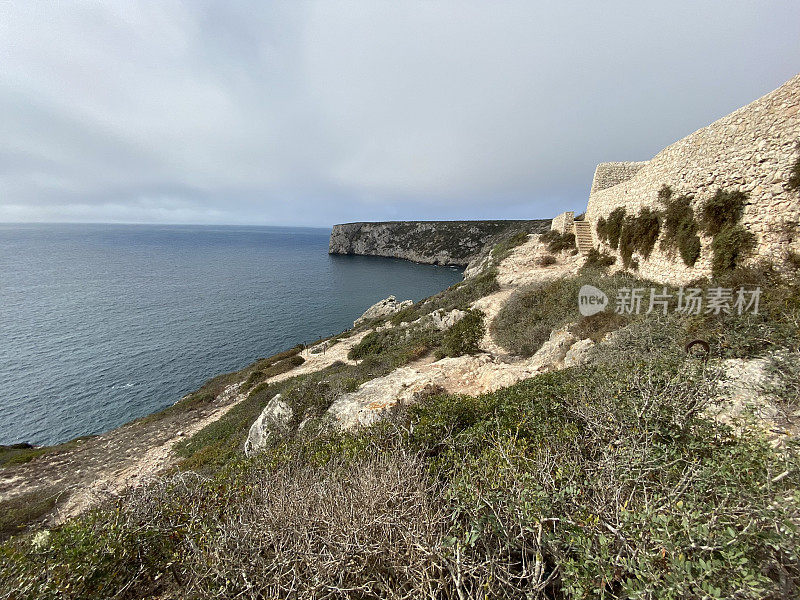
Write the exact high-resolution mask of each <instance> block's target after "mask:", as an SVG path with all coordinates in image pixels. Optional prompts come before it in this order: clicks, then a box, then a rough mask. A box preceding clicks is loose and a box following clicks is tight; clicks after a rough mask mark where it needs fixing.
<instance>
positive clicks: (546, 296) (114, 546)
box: [0, 201, 800, 600]
mask: <svg viewBox="0 0 800 600" xmlns="http://www.w3.org/2000/svg"><path fill="white" fill-rule="evenodd" d="M681 202H683V201H681ZM723 208H724V207H723ZM679 212H680V211H676V213H679ZM712 212H713V214H721V213H724V212H725V211H724V210H722V209H720V210H716V209H715V210H714V211H712ZM728 214H729V215H730V214H732V213H728ZM684 216H685V215H684ZM709 218H710V217H709ZM705 219H706V217H705V216H703V220H705ZM725 219H726V223H727V224H728V225H730V218H729V217H725ZM656 221H659V227H663V228H664V229H665V230H666V231H669V230H670V227H672V225H669V224H667V223H668V221H669V220H668V219H667V218H666V217H663V216H659V215H654V214H652V213H650V214H644V215H642V214H641V213H640V214H639V215H637V217H635V218H634V220H629V218H628V217H627V216H626V215H624V214H622V225H621V230H620V233H619V237H618V239H617V242H618V245H625V244H629V243H632V242H630V241H625V240H626V237H625V235H626V234H625V228H626V223H627V227H629V228H631V229H632V230H634V231H639V232H644V235H645V236H646V237H647V240H648V241H647V245H651V249H652V245H654V244H655V243H656V240H657V238H658V236H657V235H656V236H654V235H652V229H653V223H654V222H656ZM678 222H679V223H680V222H681V221H680V220H679V221H678ZM648 223H649V226H645V225H647V224H648ZM703 227H706V225H703ZM678 229H680V228H678ZM689 229H691V228H689ZM727 229H729V227H727V226H725V225H723V226H722V227H720V228H719V231H718V233H717V236H719V235H721V234H722V233H723V232H724V231H726V230H727ZM553 239H555V237H553ZM559 239H560V237H559ZM643 244H644V243H643V242H635V244H634V245H636V247H637V248H640V250H641V248H642V247H643ZM504 252H505V251H503V253H504ZM548 256H552V255H549V254H548ZM612 262H613V261H612V259H611V258H610V257H608V256H607V255H603V254H602V253H600V252H597V253H596V255H595V256H590V257H587V260H586V262H585V264H584V267H583V268H582V270H581V271H580V272H579V273H578V274H577V275H565V276H563V277H561V278H558V279H555V280H552V281H547V282H540V283H537V284H535V285H532V286H529V287H522V288H519V289H517V290H516V291H515V292H514V293H513V294H512V295H511V296H510V298H509V299H508V301H507V302H506V303H505V304H504V305H503V306H502V308H500V310H499V312H498V313H497V315H496V316H495V317H494V318H493V319H492V321H491V324H488V323H487V321H486V316H485V314H484V313H482V312H481V311H478V310H475V309H470V305H471V304H472V303H473V302H475V300H478V299H480V298H483V297H485V296H487V295H489V294H492V293H493V292H495V291H497V290H498V289H499V286H498V282H497V270H496V268H495V267H492V266H489V267H488V268H487V269H485V270H484V271H483V272H481V273H479V274H478V275H475V276H473V277H470V278H468V279H466V280H465V281H463V282H461V283H459V284H457V285H455V286H453V287H451V288H449V289H448V290H445V291H443V292H441V293H440V294H437V295H435V296H432V297H431V298H428V299H426V300H423V301H421V302H418V303H416V304H414V305H412V306H410V307H407V308H405V309H403V310H401V311H399V312H398V313H396V314H394V315H391V316H386V317H380V318H378V319H374V320H372V321H370V322H369V323H368V324H366V325H360V326H359V327H358V328H355V329H354V330H352V331H350V332H347V333H346V334H341V335H340V336H336V337H335V338H332V339H331V340H328V342H330V343H332V342H334V341H335V340H340V339H344V338H345V337H347V336H353V335H356V334H359V335H361V336H362V337H360V338H358V339H359V341H358V342H357V343H354V342H355V340H354V341H353V343H352V345H351V346H350V350H349V353H348V358H349V359H351V360H352V361H354V362H353V363H349V364H346V363H344V362H334V363H333V364H330V365H329V366H327V367H325V368H322V369H321V370H318V371H313V372H302V371H300V373H301V374H292V373H291V370H292V369H294V368H296V367H297V366H299V365H301V364H303V362H304V359H303V358H302V356H301V350H302V348H301V347H299V346H298V347H296V348H293V349H292V350H289V351H287V352H285V353H280V354H278V355H275V356H273V357H271V358H269V359H260V360H259V361H256V362H255V363H254V364H253V365H251V366H250V367H248V368H247V369H244V370H243V371H240V372H237V373H231V374H227V375H224V376H220V377H217V378H214V379H212V380H211V381H209V382H208V383H206V384H205V385H204V386H203V387H202V388H201V389H200V390H198V391H197V392H195V393H194V394H191V395H189V396H187V397H186V398H184V399H183V400H182V401H181V402H179V403H177V404H176V405H175V407H171V408H170V409H167V411H171V412H168V413H167V414H173V415H174V414H175V411H180V410H186V409H187V407H191V406H198V405H205V404H206V403H210V402H213V401H214V398H215V397H217V396H218V395H219V394H220V393H222V392H223V390H225V389H227V388H228V386H231V385H232V384H238V385H239V387H238V393H241V394H243V398H242V399H241V400H240V401H239V402H237V403H235V404H234V405H233V406H232V407H231V408H230V410H228V411H227V412H226V413H225V414H224V415H222V416H221V417H220V418H218V419H216V420H214V421H212V422H210V423H209V424H208V425H206V426H205V427H204V428H202V429H201V430H199V431H198V432H197V433H195V434H194V435H191V436H188V437H186V438H185V439H183V440H182V441H180V442H179V443H177V444H176V445H175V447H174V450H175V453H176V454H177V457H178V462H177V464H176V465H175V467H174V468H173V469H172V470H171V471H170V472H169V473H167V474H166V475H164V476H162V477H160V478H158V479H156V480H154V481H153V482H151V483H149V484H147V485H143V486H139V487H137V488H135V489H132V490H129V491H127V492H126V493H125V494H123V495H121V496H120V497H118V498H115V499H112V500H108V501H106V502H105V503H104V504H102V505H100V506H98V507H97V508H95V509H94V510H92V511H90V512H87V513H85V514H83V515H82V516H80V517H77V518H74V519H70V520H68V521H67V522H66V523H65V524H63V525H62V526H59V527H55V528H53V529H51V530H46V531H41V532H37V531H36V530H35V529H34V530H33V531H31V532H30V533H28V534H25V535H17V536H14V537H13V538H12V539H10V540H9V541H7V542H5V543H4V544H3V545H0V589H2V590H13V595H8V597H9V598H15V599H16V598H21V599H28V598H30V599H33V598H36V599H39V598H43V599H47V598H68V599H70V598H74V599H78V598H92V597H116V598H142V597H159V598H164V599H169V598H176V599H177V598H185V597H198V598H199V597H219V598H265V597H267V598H270V597H298V598H322V597H329V598H354V597H358V598H398V599H406V598H408V599H411V598H436V599H442V600H449V599H453V600H455V599H459V600H460V599H462V598H515V597H520V598H523V597H524V598H534V599H536V598H539V599H565V600H566V599H578V598H689V599H698V600H699V599H701V598H702V599H707V598H742V599H757V598H758V599H760V598H773V597H774V598H780V597H793V596H795V595H797V593H798V591H800V555H798V552H797V548H798V547H800V543H799V542H800V492H798V483H800V446H799V445H798V444H797V442H796V440H793V439H792V438H788V439H787V441H785V442H783V443H782V444H781V445H776V444H774V443H773V440H771V439H770V438H769V437H768V432H767V431H765V430H764V428H763V427H761V426H760V425H759V423H758V422H757V421H756V419H755V417H754V416H752V415H749V414H747V413H745V414H743V415H741V416H739V417H737V418H736V419H735V420H733V421H730V422H726V423H722V422H720V421H718V420H716V419H715V418H714V417H713V416H712V412H711V410H710V409H711V408H712V407H713V406H714V402H715V401H716V399H717V396H718V390H719V385H720V381H721V378H722V370H721V368H720V366H719V365H720V364H721V362H720V361H721V360H725V359H738V360H753V359H756V358H758V359H762V360H766V361H768V362H769V369H770V373H771V375H770V378H769V384H768V387H766V388H765V389H764V393H765V394H768V395H770V397H774V398H779V399H780V402H778V401H777V400H776V402H777V404H778V405H779V406H780V407H781V410H782V411H783V412H784V413H785V415H787V416H788V415H792V414H794V412H796V411H797V409H798V404H797V395H798V391H799V390H800V284H798V283H797V282H794V281H786V280H785V279H784V278H782V276H781V275H780V274H779V273H778V272H777V271H776V270H775V269H774V268H772V267H770V266H769V265H766V264H764V265H755V266H753V267H749V268H747V269H744V268H741V267H736V268H732V269H727V270H725V271H724V273H722V274H721V275H720V277H719V278H716V279H715V281H714V285H722V286H725V287H730V288H737V287H739V286H740V285H746V286H748V287H753V286H756V285H758V286H760V287H761V288H762V290H763V293H762V296H761V303H760V307H759V311H758V313H747V314H744V315H738V314H726V313H725V312H719V313H701V314H697V315H678V314H677V313H676V312H675V310H674V309H675V307H676V306H675V302H676V299H674V298H673V299H671V300H670V303H669V305H668V308H669V310H668V311H663V312H662V311H661V310H654V311H650V312H647V311H646V306H643V307H642V308H643V310H641V311H637V312H639V314H635V313H632V314H627V313H623V314H618V313H616V312H614V311H613V309H612V308H610V309H609V310H606V311H603V312H600V313H597V314H595V315H591V316H585V317H578V316H577V315H576V307H575V299H576V298H577V296H578V290H579V289H580V288H581V287H582V286H583V285H596V286H599V287H600V288H601V289H602V290H603V291H604V292H605V293H606V294H607V295H608V297H609V300H610V302H611V303H612V304H613V302H614V301H615V299H616V298H617V296H618V295H619V294H620V293H621V292H624V291H625V290H631V289H635V288H640V289H643V290H647V291H648V292H649V288H651V287H652V288H659V286H658V285H656V284H655V283H653V282H651V281H647V280H644V279H642V278H639V277H636V276H634V275H632V274H630V273H625V272H619V273H616V274H613V275H611V276H609V275H605V269H606V268H607V267H608V266H610V264H611V263H612ZM692 285H693V286H698V287H702V286H707V285H711V282H710V281H704V280H698V281H696V282H694V283H693V284H692ZM662 287H663V286H662ZM438 310H443V311H444V312H450V311H454V310H460V311H464V313H465V314H464V315H463V317H462V318H461V319H460V320H458V321H456V322H455V323H454V324H453V325H451V326H450V327H448V328H446V329H444V330H440V329H438V328H437V327H435V326H434V325H433V321H432V320H431V319H430V315H431V313H433V312H434V311H438ZM487 327H488V328H489V331H490V332H491V334H492V336H493V338H494V340H495V341H496V342H497V343H499V344H501V345H502V346H503V347H504V348H505V349H506V350H508V351H509V352H510V353H511V354H512V355H518V356H523V357H527V356H531V355H533V354H535V353H536V351H537V350H538V349H539V348H540V347H541V346H542V344H543V343H544V342H546V341H547V340H548V338H549V337H550V335H551V334H552V332H553V331H554V330H558V329H560V328H567V329H568V330H569V331H570V332H572V333H573V334H574V335H575V336H576V338H578V339H587V338H588V339H591V340H593V341H594V342H595V344H596V345H595V346H594V347H593V348H592V349H590V350H589V351H588V352H589V354H588V357H589V358H588V362H587V363H586V364H583V365H582V366H576V367H572V368H569V369H565V370H561V371H555V372H550V373H544V374H540V375H537V376H535V377H532V378H530V379H527V380H524V381H521V382H519V383H517V384H515V385H512V386H510V387H505V388H501V389H499V390H497V391H495V392H492V393H487V394H483V395H475V396H473V395H455V394H448V393H446V392H445V391H444V390H443V389H442V388H438V387H437V386H430V388H428V389H425V390H423V391H421V392H418V393H417V395H416V397H415V399H414V400H415V401H414V402H412V403H410V404H407V405H403V404H399V405H396V406H395V407H393V408H392V409H391V410H390V411H388V412H387V413H386V418H385V419H383V420H380V421H378V422H377V423H375V424H373V425H370V426H368V427H362V428H359V429H354V430H347V431H343V430H340V429H338V428H337V427H331V426H329V425H328V424H327V423H326V421H325V415H326V411H328V409H329V408H330V407H331V406H332V405H333V403H334V402H336V401H337V400H338V399H340V398H341V397H342V396H343V395H344V394H349V393H352V392H355V391H356V390H358V389H359V388H360V386H361V385H362V384H363V383H365V382H368V381H370V380H373V379H375V378H377V377H381V376H384V375H387V374H389V373H391V372H392V371H394V370H395V369H397V368H398V367H401V366H405V365H409V364H410V363H413V362H414V361H416V360H418V359H420V358H424V357H432V358H442V357H445V356H451V357H458V356H462V355H465V354H471V353H474V352H477V351H479V349H480V347H479V344H480V342H481V339H482V338H483V337H484V334H485V332H486V329H487ZM691 339H703V340H707V341H708V343H709V358H710V361H709V363H708V364H707V363H705V362H703V361H701V360H696V359H694V358H692V357H691V356H688V357H687V354H686V352H685V349H684V345H685V343H686V341H687V340H691ZM278 374H280V375H286V377H285V378H284V377H281V378H278V380H274V379H271V377H274V375H278ZM278 395H280V399H281V401H282V402H284V403H285V404H286V405H287V406H289V407H290V408H291V418H290V419H289V422H288V423H287V426H286V428H285V431H282V432H281V433H280V434H279V435H274V436H271V437H270V438H269V440H268V442H267V445H266V447H264V448H263V449H262V451H261V452H260V453H258V454H256V455H254V456H250V457H246V456H245V455H244V453H243V451H242V449H243V447H244V444H245V439H246V438H247V435H248V431H249V429H250V426H251V425H252V424H253V423H254V421H255V420H256V419H257V418H258V417H259V415H260V414H261V413H262V411H263V410H264V408H265V407H267V406H268V405H269V404H270V403H271V402H272V401H273V400H275V399H276V398H277V397H278ZM162 418H163V417H162ZM787 418H788V417H787ZM51 498H52V497H51V496H47V495H41V496H40V497H38V498H35V499H31V500H30V501H29V502H28V501H22V502H20V503H18V504H17V505H16V506H15V507H14V510H12V511H9V512H8V513H7V514H8V515H9V516H8V517H7V519H9V521H8V525H3V527H6V530H5V531H6V532H7V533H8V534H11V533H16V532H17V531H18V530H19V529H18V527H17V526H16V524H15V523H19V522H21V521H23V520H25V519H28V518H29V516H30V515H28V514H27V513H26V511H27V510H29V509H30V510H33V511H39V510H43V511H45V512H46V510H49V509H50V508H52V505H50V506H49V507H48V505H47V503H48V502H50V501H51ZM14 511H16V512H14ZM0 533H2V532H0ZM43 565H45V566H46V568H42V566H43ZM0 597H2V596H0Z"/></svg>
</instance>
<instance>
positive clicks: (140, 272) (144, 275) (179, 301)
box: [0, 225, 461, 444]
mask: <svg viewBox="0 0 800 600" xmlns="http://www.w3.org/2000/svg"><path fill="white" fill-rule="evenodd" d="M328 235H329V231H328V230H327V229H306V228H281V227H200V226H149V225H148V226H144V225H142V226H138V225H0V403H1V404H0V444H11V443H16V442H30V443H34V444H55V443H58V442H63V441H66V440H69V439H72V438H75V437H77V436H80V435H88V434H96V433H101V432H104V431H107V430H109V429H112V428H114V427H116V426H118V425H121V424H123V423H125V422H127V421H130V420H132V419H135V418H137V417H141V416H144V415H147V414H149V413H152V412H154V411H157V410H160V409H162V408H164V407H166V406H169V405H170V404H172V403H174V402H175V401H176V400H178V399H179V398H180V397H181V396H183V395H184V394H186V393H188V392H190V391H193V390H195V389H197V388H198V387H199V386H200V385H201V384H202V383H203V382H204V381H206V380H208V379H209V378H211V377H212V376H214V375H217V374H220V373H223V372H229V371H233V370H237V369H240V368H242V367H244V366H246V365H248V364H249V363H251V362H253V361H254V360H256V359H257V358H259V357H264V356H269V355H271V354H274V353H275V352H278V351H280V350H283V349H286V348H289V347H291V346H294V345H295V344H298V343H300V342H310V341H312V340H315V339H317V338H319V337H322V336H328V335H331V334H333V333H338V332H339V331H342V330H344V329H346V328H348V327H350V326H352V322H353V320H354V319H355V318H357V317H358V316H359V315H360V314H361V313H362V312H363V311H364V310H365V309H366V308H367V307H368V306H369V305H371V304H373V303H374V302H376V301H378V300H380V299H381V298H385V297H386V296H389V295H390V294H394V295H396V296H397V297H398V298H399V299H405V298H411V299H413V300H420V299H422V298H424V297H427V296H430V295H432V294H434V293H436V292H438V291H440V290H442V289H444V288H446V287H448V286H450V285H452V284H454V283H456V282H457V281H459V280H460V279H461V272H460V271H457V270H454V269H450V268H445V267H435V266H427V265H417V264H413V263H410V262H406V261H402V260H394V259H383V258H373V257H356V256H329V255H328Z"/></svg>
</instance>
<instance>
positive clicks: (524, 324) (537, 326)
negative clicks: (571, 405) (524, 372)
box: [489, 270, 652, 356]
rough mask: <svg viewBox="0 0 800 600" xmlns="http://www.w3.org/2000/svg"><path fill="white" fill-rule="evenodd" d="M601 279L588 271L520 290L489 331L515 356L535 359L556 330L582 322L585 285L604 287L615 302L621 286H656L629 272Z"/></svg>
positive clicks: (598, 275) (500, 312)
mask: <svg viewBox="0 0 800 600" xmlns="http://www.w3.org/2000/svg"><path fill="white" fill-rule="evenodd" d="M599 278H600V274H599V273H597V272H594V271H592V270H586V271H583V272H581V274H580V275H578V276H574V277H564V278H560V279H556V280H555V281H550V282H546V283H542V284H536V285H532V286H529V287H526V288H522V289H520V290H518V291H517V292H515V293H514V294H513V295H512V296H511V297H510V298H509V299H508V301H507V302H506V303H505V305H504V306H503V307H502V308H501V309H500V311H499V312H498V314H497V316H496V317H495V318H494V320H493V321H492V323H491V326H490V328H489V329H490V332H491V334H492V337H493V339H494V340H495V341H496V342H497V343H498V344H499V345H500V346H502V347H503V348H505V349H506V350H508V351H509V352H511V353H512V354H516V355H519V356H531V355H533V354H535V353H536V351H537V350H539V348H541V346H542V344H544V342H546V341H547V340H548V339H549V337H550V334H551V333H552V331H553V330H554V329H557V328H559V327H563V326H564V325H567V324H568V323H572V322H575V321H578V320H579V319H581V315H580V312H579V311H578V291H579V290H580V288H581V286H583V285H586V284H589V285H595V286H597V285H599V284H602V288H603V291H604V292H605V293H606V294H607V295H608V297H609V299H611V301H612V302H613V301H614V300H613V299H614V298H615V296H616V294H617V290H619V288H621V287H628V288H630V287H649V286H650V285H652V284H651V282H648V281H644V280H638V279H635V278H633V277H632V276H631V275H629V274H626V273H618V274H615V275H614V276H612V277H603V279H601V280H600V279H599ZM607 310H611V309H607ZM601 319H603V317H596V320H597V321H598V322H599V321H600V320H601Z"/></svg>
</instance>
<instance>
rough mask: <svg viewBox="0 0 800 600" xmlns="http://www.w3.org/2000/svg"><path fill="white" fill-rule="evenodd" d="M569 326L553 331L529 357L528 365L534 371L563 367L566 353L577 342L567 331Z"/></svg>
mask: <svg viewBox="0 0 800 600" xmlns="http://www.w3.org/2000/svg"><path fill="white" fill-rule="evenodd" d="M570 326H571V325H567V326H566V327H562V328H561V329H556V330H554V331H553V332H552V333H551V334H550V339H549V340H547V341H546V342H545V343H544V344H542V347H541V348H539V350H538V351H537V352H536V354H534V355H533V356H532V357H531V360H530V363H531V365H532V366H533V367H534V368H535V369H552V368H559V367H561V366H562V365H563V363H564V358H565V357H566V355H567V352H568V351H569V349H570V348H571V347H572V345H573V344H574V343H575V342H577V341H578V338H576V337H575V335H574V334H572V333H571V332H570V331H569V327H570Z"/></svg>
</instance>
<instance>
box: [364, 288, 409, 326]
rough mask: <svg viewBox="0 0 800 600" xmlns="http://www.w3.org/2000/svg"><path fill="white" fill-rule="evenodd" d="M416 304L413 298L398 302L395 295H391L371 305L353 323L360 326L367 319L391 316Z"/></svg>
mask: <svg viewBox="0 0 800 600" xmlns="http://www.w3.org/2000/svg"><path fill="white" fill-rule="evenodd" d="M412 304H414V301H413V300H403V301H402V302H398V301H397V298H396V297H395V296H389V297H388V298H385V299H383V300H380V301H378V302H376V303H375V304H373V305H372V306H370V307H369V308H368V309H367V310H365V311H364V314H363V315H361V316H360V317H359V318H358V319H356V320H355V322H354V323H353V326H354V327H358V326H359V325H361V323H363V322H365V321H369V320H371V319H379V318H381V317H389V316H391V315H393V314H394V313H396V312H399V311H401V310H403V309H404V308H407V307H409V306H411V305H412Z"/></svg>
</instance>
